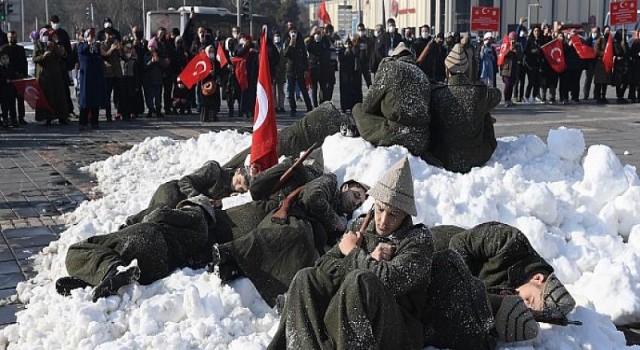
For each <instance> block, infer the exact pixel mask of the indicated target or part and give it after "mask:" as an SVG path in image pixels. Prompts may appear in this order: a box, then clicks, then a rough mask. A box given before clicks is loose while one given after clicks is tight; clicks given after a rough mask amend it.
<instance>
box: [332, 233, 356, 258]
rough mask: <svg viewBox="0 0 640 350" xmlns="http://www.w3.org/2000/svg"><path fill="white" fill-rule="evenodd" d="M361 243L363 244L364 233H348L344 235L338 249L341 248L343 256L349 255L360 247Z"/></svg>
mask: <svg viewBox="0 0 640 350" xmlns="http://www.w3.org/2000/svg"><path fill="white" fill-rule="evenodd" d="M360 243H362V233H360V232H359V231H356V232H353V231H348V232H345V234H344V235H342V239H341V240H340V243H338V248H340V253H342V255H349V253H351V251H352V250H353V249H355V248H357V247H359V246H360Z"/></svg>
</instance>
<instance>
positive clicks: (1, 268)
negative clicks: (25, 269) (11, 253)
mask: <svg viewBox="0 0 640 350" xmlns="http://www.w3.org/2000/svg"><path fill="white" fill-rule="evenodd" d="M20 272H21V271H20V266H18V263H17V262H15V261H14V260H12V261H2V262H0V275H7V274H11V273H20Z"/></svg>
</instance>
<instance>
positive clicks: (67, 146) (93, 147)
mask: <svg viewBox="0 0 640 350" xmlns="http://www.w3.org/2000/svg"><path fill="white" fill-rule="evenodd" d="M336 89H337V87H336ZM610 100H611V101H614V99H613V98H612V97H611V96H610ZM334 101H335V100H334ZM224 108H225V107H223V111H222V112H221V116H222V118H221V119H222V120H221V121H220V122H215V123H202V122H200V121H199V120H198V117H197V116H195V115H194V116H167V117H165V118H161V119H138V120H135V121H128V122H125V121H117V122H112V123H107V122H102V120H104V117H101V124H100V126H101V128H100V129H98V130H90V131H83V132H79V131H78V125H77V120H73V121H72V123H71V125H68V126H58V125H56V124H54V125H53V126H50V127H46V126H44V125H43V124H42V123H35V122H34V120H33V117H34V115H33V113H32V112H28V113H27V118H26V119H27V121H29V122H30V123H29V124H28V125H27V126H26V127H24V128H20V129H10V130H3V129H0V179H1V180H0V328H2V327H4V326H6V325H7V324H11V323H14V322H15V321H16V318H15V313H16V311H18V310H20V309H21V308H23V307H24V306H23V305H22V304H20V302H19V301H18V300H16V298H15V294H16V285H17V284H18V283H19V282H22V281H25V280H27V279H29V278H31V277H33V276H34V275H35V271H34V269H33V260H32V259H30V257H31V256H32V255H34V254H37V253H38V252H39V251H40V250H42V248H44V247H46V246H47V245H48V244H49V243H50V242H51V241H54V240H57V239H58V238H59V235H60V233H61V232H63V231H64V230H65V223H64V218H62V217H61V216H60V215H61V214H64V213H67V212H70V211H73V210H74V209H75V208H76V207H77V206H78V205H79V204H80V203H81V202H82V201H84V200H91V199H94V198H99V197H100V195H101V194H100V193H96V192H95V191H94V187H95V185H96V183H95V179H94V178H92V177H91V176H90V175H89V174H87V173H84V172H82V171H80V168H82V167H84V166H87V165H89V164H91V163H93V162H95V161H99V160H104V159H106V158H108V157H110V156H112V155H115V154H120V153H122V152H124V151H126V150H127V149H129V148H130V147H132V146H133V145H135V144H137V143H140V142H142V141H143V140H144V139H146V138H148V137H156V136H166V137H170V138H172V139H176V140H183V139H188V138H191V137H197V136H198V135H200V134H201V133H205V132H208V131H210V130H222V129H229V128H234V129H239V130H242V131H250V130H251V124H250V123H249V121H248V120H246V119H241V118H235V119H231V120H229V119H228V118H226V110H224ZM492 114H493V116H494V117H495V118H496V119H497V123H496V124H495V130H496V135H497V136H498V137H502V136H513V135H519V134H535V135H538V136H539V137H541V138H542V140H543V141H545V142H546V137H547V134H548V131H549V129H552V128H557V127H560V126H567V127H574V128H580V129H582V130H583V132H584V134H585V141H586V143H587V146H590V145H593V144H605V145H608V146H610V147H611V148H612V149H613V150H614V151H615V153H616V154H617V155H618V157H619V158H620V159H621V161H622V162H623V163H626V164H631V165H633V166H636V167H637V166H638V165H640V142H639V141H638V139H637V135H640V104H628V105H617V104H609V105H596V104H594V103H593V102H592V101H587V102H586V103H583V104H577V105H542V104H536V105H516V106H513V107H509V108H504V107H498V108H497V109H496V110H495V111H494V112H493V113H492ZM299 115H302V114H301V113H299ZM277 120H278V126H279V127H284V126H286V125H288V124H289V123H291V122H292V121H293V119H291V118H290V117H289V114H288V113H279V114H278V116H277ZM625 334H626V335H627V339H628V341H629V342H630V343H633V344H640V335H639V334H638V333H636V332H635V330H634V329H631V328H630V329H627V332H626V333H625Z"/></svg>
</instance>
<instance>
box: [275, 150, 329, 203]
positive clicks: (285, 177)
mask: <svg viewBox="0 0 640 350" xmlns="http://www.w3.org/2000/svg"><path fill="white" fill-rule="evenodd" d="M317 144H318V143H317V142H314V143H313V145H311V147H309V148H307V150H306V151H304V153H303V154H302V155H301V156H300V158H298V160H296V161H295V162H294V163H293V164H292V165H291V167H290V168H289V169H287V171H285V173H284V174H282V176H280V179H279V180H278V182H276V184H275V185H274V186H273V191H271V193H273V192H276V191H277V190H279V189H280V188H282V186H283V185H284V184H285V183H286V182H287V181H288V180H289V179H290V178H291V176H293V171H294V170H295V169H296V168H297V167H298V166H300V164H302V162H304V161H305V160H306V159H307V158H309V155H310V154H311V152H312V151H313V150H314V149H315V147H316V145H317Z"/></svg>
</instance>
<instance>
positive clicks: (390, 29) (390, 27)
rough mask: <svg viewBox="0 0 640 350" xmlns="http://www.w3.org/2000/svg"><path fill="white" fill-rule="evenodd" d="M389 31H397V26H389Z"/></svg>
mask: <svg viewBox="0 0 640 350" xmlns="http://www.w3.org/2000/svg"><path fill="white" fill-rule="evenodd" d="M387 30H388V31H389V33H393V32H395V31H396V27H395V26H389V28H388V29H387Z"/></svg>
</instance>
